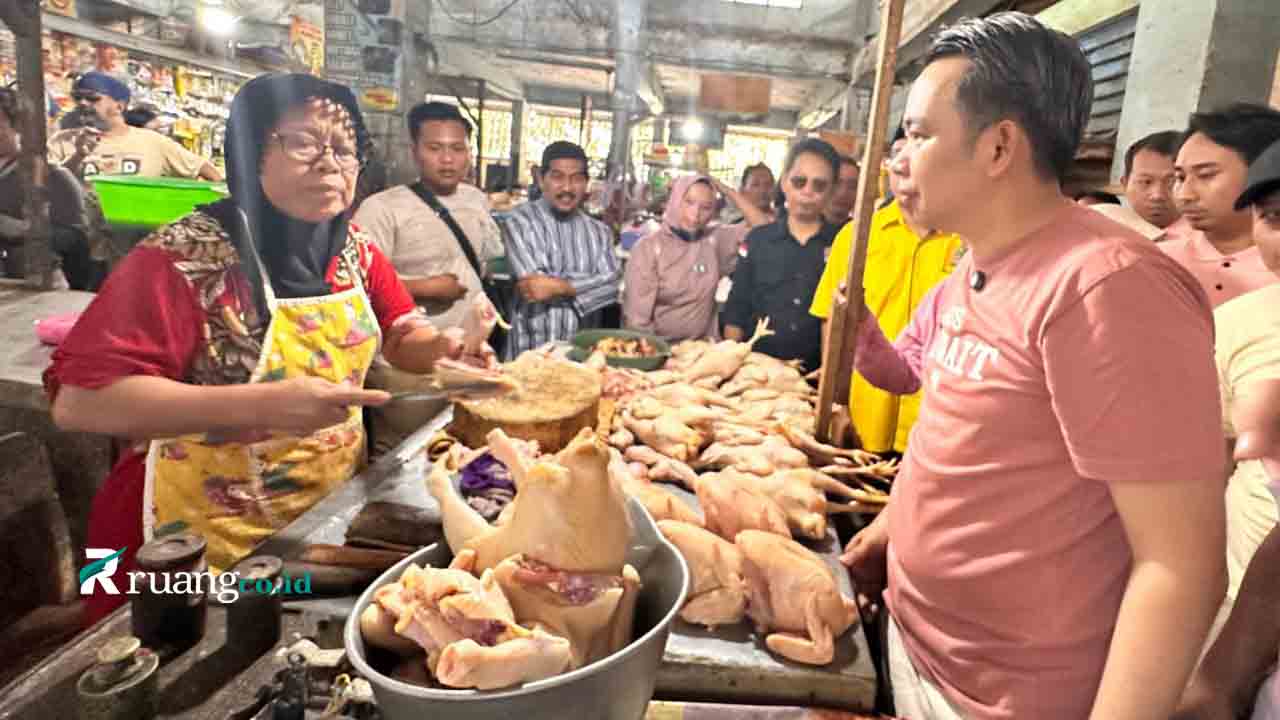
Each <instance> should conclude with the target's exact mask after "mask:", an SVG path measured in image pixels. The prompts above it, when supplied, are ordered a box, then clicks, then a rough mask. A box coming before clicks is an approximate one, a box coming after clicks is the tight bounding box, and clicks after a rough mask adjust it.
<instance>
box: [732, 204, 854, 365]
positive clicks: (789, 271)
mask: <svg viewBox="0 0 1280 720" xmlns="http://www.w3.org/2000/svg"><path fill="white" fill-rule="evenodd" d="M838 231H839V228H837V227H836V226H834V225H831V224H829V223H826V222H824V223H823V225H822V228H821V229H820V230H818V232H817V233H816V234H815V235H814V236H813V237H811V238H809V241H808V242H807V243H805V244H804V245H801V244H800V243H798V242H796V239H795V238H794V237H793V236H792V235H791V231H790V230H789V229H788V228H787V218H786V216H785V215H782V216H781V217H779V218H778V220H777V221H775V222H772V223H770V224H768V225H762V226H760V227H758V228H755V229H754V230H752V231H751V232H750V233H749V234H748V235H747V254H746V256H744V257H743V258H741V259H740V260H738V267H737V268H736V269H735V270H734V271H733V289H732V290H731V291H730V292H729V300H728V302H726V303H725V306H724V311H723V313H722V314H721V317H722V319H723V321H724V324H725V325H735V326H737V327H740V328H742V330H743V331H744V332H745V333H746V335H747V338H750V337H751V334H752V333H753V332H754V331H755V327H756V322H757V321H758V320H759V319H761V318H766V317H767V318H769V329H771V330H773V332H774V333H776V334H775V335H772V336H770V337H767V338H764V339H763V340H761V341H760V342H758V343H756V346H755V350H756V351H758V352H762V353H765V354H766V355H772V356H773V357H776V358H779V359H782V360H803V361H804V365H805V368H806V369H808V370H816V369H817V368H818V366H819V365H821V364H822V320H820V319H818V318H816V317H814V316H812V315H810V314H809V304H810V303H811V302H812V301H813V294H814V291H816V290H817V288H818V281H819V280H821V279H822V271H823V269H824V268H825V267H826V265H827V256H828V255H829V254H830V253H831V243H832V242H834V241H835V237H836V233H837V232H838Z"/></svg>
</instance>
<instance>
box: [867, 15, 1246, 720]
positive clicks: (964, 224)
mask: <svg viewBox="0 0 1280 720" xmlns="http://www.w3.org/2000/svg"><path fill="white" fill-rule="evenodd" d="M1091 88H1092V83H1091V80H1090V73H1089V63H1088V61H1087V60H1086V59H1085V57H1084V55H1083V54H1082V52H1081V51H1080V48H1079V45H1078V44H1077V43H1076V42H1075V41H1074V40H1072V39H1071V38H1069V37H1067V36H1066V35H1063V34H1062V33H1059V32H1057V31H1053V30H1049V29H1047V28H1045V27H1044V26H1043V25H1041V24H1040V23H1039V22H1038V21H1036V20H1035V19H1034V18H1031V17H1029V16H1027V15H1023V14H1020V13H998V14H996V15H992V16H990V17H987V18H983V19H980V20H966V21H963V22H961V23H958V24H957V25H954V26H952V27H950V28H948V29H946V30H944V31H943V32H942V33H941V34H940V35H939V36H938V37H937V39H936V40H935V41H934V45H933V47H932V48H931V50H930V52H929V55H928V56H927V57H926V60H925V68H924V70H923V72H922V73H921V75H920V76H919V78H918V79H917V80H916V82H915V84H914V86H913V87H912V90H911V93H910V96H909V99H908V101H907V107H906V111H905V114H904V125H905V126H906V128H907V138H908V140H907V146H906V148H904V150H903V152H902V153H901V154H900V155H899V156H898V157H897V158H896V159H895V161H894V163H893V166H892V168H891V171H892V172H894V173H896V174H898V175H899V176H900V179H899V186H900V189H901V192H900V193H899V195H898V197H899V201H900V202H902V203H903V207H904V209H905V210H908V211H909V212H911V213H912V214H913V215H915V216H916V217H918V218H919V219H920V220H921V222H923V223H924V224H926V225H928V226H929V227H936V228H939V229H941V230H945V231H950V232H955V233H957V234H959V235H960V236H961V237H964V238H965V240H966V242H967V243H968V245H969V248H970V252H969V253H968V254H967V256H966V257H965V258H964V259H963V260H962V261H961V263H960V265H959V266H958V267H957V268H956V271H955V273H954V274H953V278H954V279H955V280H956V281H955V282H949V283H946V284H944V285H943V286H942V287H941V289H940V290H939V292H938V296H937V327H936V328H935V329H934V331H933V333H932V337H931V339H930V340H929V342H928V347H927V349H926V350H925V354H924V359H923V363H922V366H921V369H920V379H921V381H922V382H923V385H924V403H923V406H922V408H921V413H920V420H919V422H918V423H917V425H916V426H915V428H914V430H913V431H912V434H911V439H910V450H909V451H908V453H907V455H906V458H905V459H904V461H903V466H902V471H901V473H900V475H899V477H898V480H897V481H896V482H895V483H894V485H895V487H894V491H893V499H892V501H891V502H890V504H889V507H888V509H887V511H886V512H885V513H883V514H882V516H881V517H879V518H877V519H876V521H875V522H873V523H872V524H871V525H870V526H868V528H866V529H865V530H863V531H862V532H861V533H859V534H858V535H857V536H855V538H854V540H853V541H852V542H851V543H850V547H849V548H848V549H847V550H848V552H847V554H846V556H845V558H846V562H847V563H849V564H850V565H851V566H853V567H854V569H855V572H858V571H865V569H866V566H868V565H871V564H873V563H874V561H875V560H876V559H877V558H881V557H885V556H886V554H887V565H888V592H887V595H886V602H887V605H888V608H889V610H890V612H891V616H892V621H893V624H892V626H891V628H890V643H889V646H890V650H889V655H890V657H889V662H890V666H891V668H890V669H891V672H890V674H891V676H892V677H893V678H894V679H895V683H896V681H900V680H905V681H906V682H904V683H902V685H901V686H900V685H898V684H895V687H894V696H895V702H896V703H897V713H898V714H899V715H901V716H903V717H910V718H912V719H913V720H925V719H927V718H948V717H967V718H992V719H994V718H1001V719H1003V718H1036V719H1037V720H1066V719H1067V718H1072V719H1075V718H1083V717H1086V716H1089V715H1090V713H1092V715H1093V717H1097V718H1152V719H1154V718H1162V719H1163V718H1167V717H1168V714H1169V713H1170V712H1171V711H1172V710H1173V708H1174V706H1175V704H1176V702H1177V699H1178V695H1179V692H1180V691H1181V690H1182V688H1183V686H1184V684H1185V683H1186V680H1187V677H1188V676H1189V674H1190V672H1191V669H1192V666H1193V664H1194V663H1195V660H1196V656H1197V653H1198V651H1199V648H1200V645H1201V643H1202V642H1203V640H1204V637H1205V633H1206V632H1207V630H1208V628H1209V623H1210V621H1211V619H1212V617H1213V612H1214V609H1215V608H1216V607H1217V605H1218V602H1219V600H1220V599H1221V597H1222V592H1223V579H1224V570H1223V564H1224V554H1225V549H1224V539H1223V534H1224V531H1223V514H1224V510H1223V500H1222V487H1223V468H1224V460H1225V458H1224V457H1223V448H1224V443H1223V437H1222V430H1221V427H1220V422H1219V420H1218V418H1219V417H1220V409H1219V399H1218V390H1217V377H1216V374H1215V370H1214V364H1213V327H1212V318H1211V315H1210V309H1209V305H1208V302H1207V300H1206V298H1205V297H1204V293H1203V292H1202V291H1201V290H1200V288H1199V287H1198V285H1197V284H1196V282H1195V279H1194V278H1192V277H1191V276H1190V275H1189V274H1188V273H1187V272H1186V271H1185V270H1183V269H1182V268H1180V267H1179V266H1178V265H1177V264H1176V263H1174V262H1173V261H1171V260H1170V259H1169V258H1168V257H1167V256H1166V255H1165V254H1164V253H1162V252H1160V251H1159V250H1158V249H1157V247H1156V246H1154V245H1153V244H1152V243H1150V242H1149V241H1146V240H1143V239H1142V238H1141V237H1140V236H1138V235H1137V234H1136V233H1134V232H1132V231H1130V230H1128V229H1126V228H1124V227H1123V226H1121V225H1119V224H1117V223H1114V222H1112V221H1110V220H1108V219H1107V218H1105V217H1103V216H1101V215H1099V214H1097V213H1094V212H1092V211H1090V210H1088V209H1087V208H1080V207H1076V206H1074V205H1073V204H1072V203H1071V201H1070V200H1069V199H1068V198H1066V197H1065V196H1063V194H1062V189H1061V179H1062V177H1063V176H1064V175H1065V174H1066V172H1067V169H1068V167H1069V166H1070V165H1071V162H1072V159H1073V156H1074V153H1075V150H1076V148H1077V146H1078V144H1079V140H1080V137H1081V134H1082V132H1083V129H1084V127H1085V125H1086V123H1087V121H1088V115H1089V107H1090V96H1091ZM895 646H896V647H897V648H898V649H899V650H905V651H904V652H895Z"/></svg>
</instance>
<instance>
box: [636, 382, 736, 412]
mask: <svg viewBox="0 0 1280 720" xmlns="http://www.w3.org/2000/svg"><path fill="white" fill-rule="evenodd" d="M649 395H651V396H652V397H654V398H655V399H657V400H658V401H660V402H661V403H662V404H664V405H667V406H669V407H681V406H699V405H701V406H705V407H721V408H728V409H736V407H737V406H736V405H734V404H733V401H731V400H729V398H727V397H725V396H723V395H721V394H720V393H718V392H715V391H712V390H707V389H705V388H697V387H694V386H692V385H689V384H688V383H672V384H670V385H663V386H661V387H657V388H654V389H653V390H651V391H649Z"/></svg>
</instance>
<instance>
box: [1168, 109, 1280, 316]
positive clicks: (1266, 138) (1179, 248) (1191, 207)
mask: <svg viewBox="0 0 1280 720" xmlns="http://www.w3.org/2000/svg"><path fill="white" fill-rule="evenodd" d="M1277 140H1280V111H1276V110H1273V109H1271V108H1269V107H1267V106H1265V105H1252V104H1248V103H1236V104H1234V105H1230V106H1228V107H1226V108H1224V109H1223V110H1220V111H1217V112H1206V113H1195V114H1193V115H1192V116H1191V120H1190V122H1189V129H1188V130H1187V135H1186V139H1185V140H1184V141H1183V143H1182V148H1181V149H1180V150H1179V151H1178V158H1177V160H1176V161H1175V163H1174V199H1175V200H1176V201H1177V203H1178V208H1179V209H1180V210H1181V211H1182V217H1183V219H1184V220H1186V221H1187V222H1188V223H1189V224H1190V225H1191V228H1192V229H1193V230H1194V231H1195V232H1191V233H1187V234H1185V235H1184V236H1182V237H1181V238H1173V237H1170V239H1168V240H1166V241H1165V242H1163V243H1160V248H1161V249H1162V250H1164V251H1165V252H1166V253H1169V257H1171V258H1173V259H1174V260H1177V261H1178V263H1179V264H1181V265H1182V266H1183V267H1185V268H1186V269H1187V270H1189V271H1191V274H1192V275H1194V276H1195V277H1196V280H1198V281H1199V282H1200V286H1201V287H1203V288H1204V291H1205V294H1206V295H1208V296H1209V302H1210V303H1212V304H1213V306H1214V307H1215V308H1216V307H1218V306H1219V305H1221V304H1222V303H1224V302H1226V301H1228V300H1231V299H1233V298H1236V297H1239V296H1241V295H1244V294H1245V293H1247V292H1251V291H1253V290H1257V289H1258V288H1260V287H1263V286H1265V285H1270V284H1271V283H1273V282H1275V281H1276V278H1275V275H1272V274H1271V272H1270V271H1269V270H1267V267H1266V265H1264V264H1263V263H1262V258H1261V257H1260V256H1259V255H1258V248H1257V247H1256V246H1255V245H1254V242H1253V218H1252V216H1251V215H1250V213H1249V209H1248V208H1244V209H1238V208H1236V207H1235V203H1236V198H1237V197H1239V196H1240V193H1241V191H1243V190H1244V187H1245V176H1246V174H1247V173H1248V171H1249V165H1250V164H1252V163H1253V162H1254V161H1255V160H1257V159H1258V156H1260V155H1262V152H1263V151H1264V150H1266V149H1267V148H1268V147H1269V146H1270V145H1271V144H1272V143H1274V142H1276V141H1277Z"/></svg>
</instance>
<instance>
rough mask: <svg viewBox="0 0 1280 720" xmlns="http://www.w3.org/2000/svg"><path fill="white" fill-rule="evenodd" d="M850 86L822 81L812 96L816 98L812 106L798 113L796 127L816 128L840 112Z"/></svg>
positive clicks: (845, 101)
mask: <svg viewBox="0 0 1280 720" xmlns="http://www.w3.org/2000/svg"><path fill="white" fill-rule="evenodd" d="M851 91H852V87H851V86H850V85H847V84H843V83H835V82H832V83H824V84H823V85H822V86H821V87H819V88H817V89H816V90H815V91H814V93H813V96H812V98H811V99H812V100H816V102H814V104H813V105H812V106H810V107H809V108H808V109H806V110H804V111H801V112H800V113H799V119H798V127H801V128H804V129H805V130H816V129H818V128H820V127H822V126H823V125H825V124H826V123H827V121H828V120H830V119H831V118H833V117H835V116H836V115H839V114H840V111H841V110H842V109H843V108H844V107H845V105H846V104H847V98H848V96H849V93H850V92H851Z"/></svg>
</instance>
